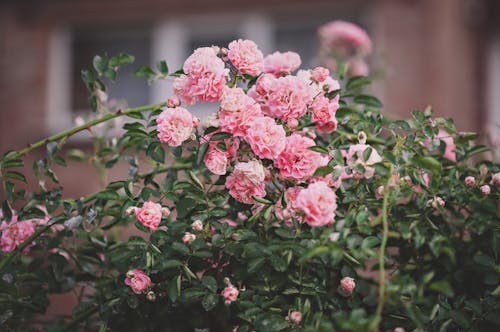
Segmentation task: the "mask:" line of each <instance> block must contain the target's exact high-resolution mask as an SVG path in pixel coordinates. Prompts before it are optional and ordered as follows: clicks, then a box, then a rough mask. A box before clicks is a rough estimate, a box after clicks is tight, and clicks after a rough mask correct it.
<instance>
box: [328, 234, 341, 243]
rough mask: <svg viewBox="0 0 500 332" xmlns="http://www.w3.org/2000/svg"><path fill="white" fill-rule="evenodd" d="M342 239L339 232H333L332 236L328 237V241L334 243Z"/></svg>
mask: <svg viewBox="0 0 500 332" xmlns="http://www.w3.org/2000/svg"><path fill="white" fill-rule="evenodd" d="M339 239H340V233H339V232H333V233H331V234H330V235H328V240H330V241H332V242H337V241H338V240H339Z"/></svg>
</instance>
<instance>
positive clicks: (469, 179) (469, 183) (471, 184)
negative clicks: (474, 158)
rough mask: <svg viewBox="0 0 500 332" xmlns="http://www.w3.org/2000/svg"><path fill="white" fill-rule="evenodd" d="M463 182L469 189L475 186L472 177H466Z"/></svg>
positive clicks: (474, 180)
mask: <svg viewBox="0 0 500 332" xmlns="http://www.w3.org/2000/svg"><path fill="white" fill-rule="evenodd" d="M464 182H465V185H466V186H467V187H469V188H471V187H474V185H475V184H476V179H475V178H474V177H473V176H467V177H466V178H465V181H464Z"/></svg>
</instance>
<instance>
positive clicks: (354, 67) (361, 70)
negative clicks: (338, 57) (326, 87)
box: [347, 57, 370, 76]
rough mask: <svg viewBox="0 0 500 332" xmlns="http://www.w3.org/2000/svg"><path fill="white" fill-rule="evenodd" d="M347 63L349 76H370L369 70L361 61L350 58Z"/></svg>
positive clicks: (364, 62)
mask: <svg viewBox="0 0 500 332" xmlns="http://www.w3.org/2000/svg"><path fill="white" fill-rule="evenodd" d="M347 63H348V64H349V74H350V75H351V76H368V74H370V68H369V67H368V64H367V63H366V61H365V60H363V59H360V58H358V57H352V58H350V59H349V60H348V61H347Z"/></svg>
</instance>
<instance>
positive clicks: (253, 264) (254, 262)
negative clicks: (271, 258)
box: [247, 257, 266, 273]
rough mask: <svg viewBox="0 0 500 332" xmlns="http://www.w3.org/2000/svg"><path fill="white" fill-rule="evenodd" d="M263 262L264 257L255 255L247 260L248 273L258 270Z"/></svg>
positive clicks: (264, 260)
mask: <svg viewBox="0 0 500 332" xmlns="http://www.w3.org/2000/svg"><path fill="white" fill-rule="evenodd" d="M265 263H266V258H265V257H257V258H254V259H251V260H250V261H249V262H248V268H247V271H248V273H255V272H257V271H259V270H260V269H261V268H262V267H263V266H264V264H265Z"/></svg>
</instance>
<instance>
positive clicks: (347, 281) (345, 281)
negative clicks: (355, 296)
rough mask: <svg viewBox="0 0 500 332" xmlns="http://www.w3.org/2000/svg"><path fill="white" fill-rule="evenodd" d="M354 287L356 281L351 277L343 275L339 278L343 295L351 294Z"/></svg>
mask: <svg viewBox="0 0 500 332" xmlns="http://www.w3.org/2000/svg"><path fill="white" fill-rule="evenodd" d="M355 287H356V282H355V281H354V279H353V278H351V277H344V278H342V280H340V288H342V291H343V292H344V294H345V295H351V294H352V292H353V291H354V288H355Z"/></svg>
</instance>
